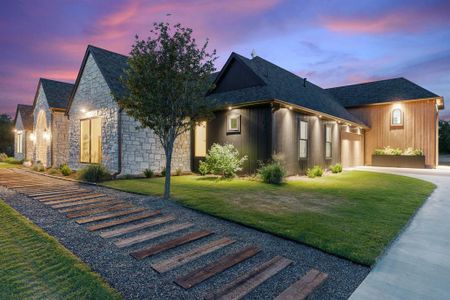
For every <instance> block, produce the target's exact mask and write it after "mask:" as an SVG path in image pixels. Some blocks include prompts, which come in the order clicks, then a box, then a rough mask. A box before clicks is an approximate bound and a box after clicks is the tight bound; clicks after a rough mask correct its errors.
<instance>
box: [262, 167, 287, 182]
mask: <svg viewBox="0 0 450 300" xmlns="http://www.w3.org/2000/svg"><path fill="white" fill-rule="evenodd" d="M258 174H259V176H260V177H261V179H262V181H264V182H265V183H272V184H280V183H282V182H283V180H284V177H285V176H286V170H285V169H284V167H283V166H282V165H281V164H280V163H279V162H271V163H269V164H266V165H263V166H262V167H261V168H260V169H259V170H258Z"/></svg>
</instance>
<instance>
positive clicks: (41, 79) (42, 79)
mask: <svg viewBox="0 0 450 300" xmlns="http://www.w3.org/2000/svg"><path fill="white" fill-rule="evenodd" d="M39 81H51V82H55V83H62V84H70V85H73V83H70V82H67V81H59V80H54V79H49V78H43V77H40V78H39Z"/></svg>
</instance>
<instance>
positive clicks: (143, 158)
mask: <svg viewBox="0 0 450 300" xmlns="http://www.w3.org/2000/svg"><path fill="white" fill-rule="evenodd" d="M138 126H139V122H137V121H135V120H134V119H133V118H131V117H129V116H128V115H126V114H125V113H123V114H122V137H123V144H122V175H125V174H134V175H135V174H142V172H143V171H144V170H145V169H147V168H148V169H151V170H153V171H154V172H161V170H162V169H163V168H164V167H165V165H166V156H165V154H164V149H163V147H162V145H161V143H160V141H159V138H158V137H157V136H156V135H155V134H154V133H153V131H152V130H150V129H136V127H138ZM190 140H191V139H190V133H189V132H187V133H185V134H183V135H181V136H179V137H178V138H177V140H176V141H175V147H174V151H173V155H172V171H173V172H175V171H176V170H177V169H181V170H182V171H183V172H189V171H191V150H190V149H191V143H190Z"/></svg>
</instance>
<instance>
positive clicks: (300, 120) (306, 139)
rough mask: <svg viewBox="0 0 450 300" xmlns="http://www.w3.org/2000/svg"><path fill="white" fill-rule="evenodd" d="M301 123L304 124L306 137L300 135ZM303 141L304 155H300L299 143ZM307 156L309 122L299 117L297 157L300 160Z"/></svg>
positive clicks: (305, 158)
mask: <svg viewBox="0 0 450 300" xmlns="http://www.w3.org/2000/svg"><path fill="white" fill-rule="evenodd" d="M302 123H304V124H306V137H304V138H303V137H302ZM302 141H304V142H305V144H306V151H305V152H306V153H305V156H301V151H300V147H301V146H300V145H301V142H302ZM308 156H309V122H308V121H307V120H304V119H299V122H298V158H299V159H301V160H307V159H308Z"/></svg>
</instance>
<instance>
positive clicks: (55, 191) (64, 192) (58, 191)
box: [29, 189, 87, 197]
mask: <svg viewBox="0 0 450 300" xmlns="http://www.w3.org/2000/svg"><path fill="white" fill-rule="evenodd" d="M74 190H77V189H74ZM83 191H87V190H83ZM66 193H67V190H63V191H61V190H60V189H58V190H51V191H47V192H42V193H37V194H30V195H29V196H30V197H40V196H48V195H58V194H66Z"/></svg>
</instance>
